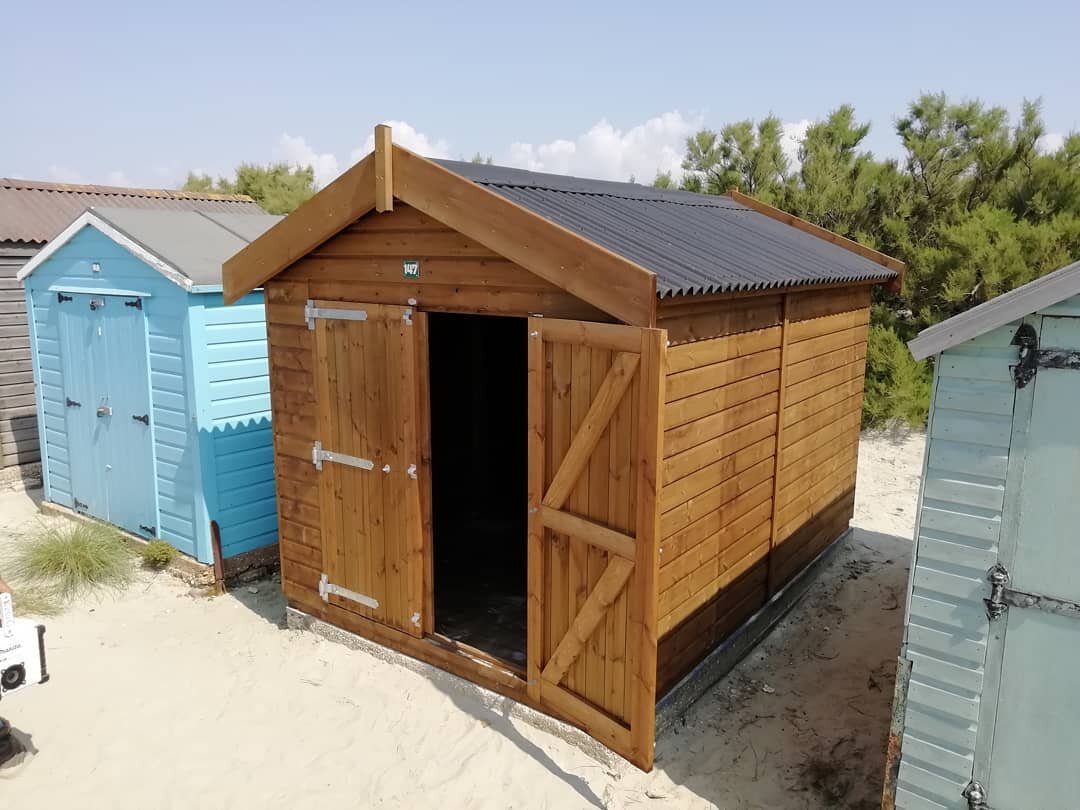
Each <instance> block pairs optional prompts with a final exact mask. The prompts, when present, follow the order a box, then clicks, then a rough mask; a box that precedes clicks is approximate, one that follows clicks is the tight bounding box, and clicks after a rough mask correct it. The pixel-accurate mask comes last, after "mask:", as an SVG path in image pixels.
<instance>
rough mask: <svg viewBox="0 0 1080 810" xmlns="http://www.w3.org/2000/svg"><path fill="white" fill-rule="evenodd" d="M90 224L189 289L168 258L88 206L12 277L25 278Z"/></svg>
mask: <svg viewBox="0 0 1080 810" xmlns="http://www.w3.org/2000/svg"><path fill="white" fill-rule="evenodd" d="M87 227H89V228H94V229H95V230H97V231H100V232H101V233H102V234H104V235H105V236H107V237H108V238H109V239H111V240H112V241H113V242H115V243H116V244H118V245H120V246H121V247H122V248H124V249H125V250H126V251H128V253H130V254H131V255H132V256H134V257H135V258H136V259H138V260H139V261H141V262H143V263H144V264H146V265H148V266H150V267H152V268H153V269H154V270H157V271H158V272H159V273H161V275H163V276H165V278H167V279H168V280H169V281H171V282H172V283H173V284H176V285H177V286H178V287H181V288H182V289H184V290H186V291H187V292H192V287H193V285H192V281H191V279H190V278H188V277H187V276H186V275H184V274H183V273H181V272H180V271H179V270H178V269H177V268H176V267H174V266H173V265H171V264H169V262H167V261H165V260H164V259H162V258H161V257H160V256H158V255H157V254H156V253H154V252H153V251H151V250H150V249H149V248H147V247H146V246H145V245H143V244H141V243H140V242H138V241H137V240H135V239H134V238H132V237H131V236H129V235H128V234H126V233H124V232H123V231H121V230H120V229H119V228H117V227H116V226H115V225H113V224H112V223H111V222H109V221H108V220H106V219H104V218H103V217H102V216H100V215H99V214H97V213H96V212H95V211H94V209H92V208H91V209H89V210H87V211H84V212H83V213H81V214H80V215H79V216H78V217H76V218H75V221H74V222H72V223H71V224H70V225H68V226H67V227H66V228H64V230H62V231H61V232H60V233H59V234H57V236H56V238H55V239H53V240H51V241H50V242H49V243H48V244H46V245H45V247H43V248H42V249H41V250H39V251H38V252H37V253H36V254H34V257H33V258H32V259H31V260H30V261H28V262H27V263H26V264H24V265H23V266H22V268H21V269H20V270H19V272H18V273H17V274H16V275H15V278H16V279H18V280H19V281H25V280H26V278H27V277H28V276H29V275H30V274H31V273H33V272H34V271H35V270H37V269H38V268H39V267H40V266H41V265H43V264H44V263H45V262H47V261H48V260H49V258H50V257H51V256H52V255H53V254H54V253H56V251H58V250H59V249H60V248H62V247H63V246H64V245H65V244H66V243H67V242H68V241H70V240H71V239H72V238H74V236H75V235H76V234H77V233H79V232H80V231H81V230H82V229H83V228H87Z"/></svg>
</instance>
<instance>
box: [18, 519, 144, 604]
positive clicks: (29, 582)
mask: <svg viewBox="0 0 1080 810" xmlns="http://www.w3.org/2000/svg"><path fill="white" fill-rule="evenodd" d="M4 571H5V572H6V574H7V575H8V576H10V578H11V579H12V580H14V581H16V582H19V583H21V584H22V586H23V587H27V586H29V587H30V588H31V589H35V590H38V591H39V592H40V591H51V592H52V593H54V594H55V596H56V597H57V598H58V599H59V600H61V601H67V600H70V599H72V598H74V597H76V596H79V595H81V594H84V593H87V592H89V591H92V590H97V589H99V588H109V589H114V590H122V589H123V588H125V587H126V586H127V585H128V583H129V582H131V578H132V575H133V558H132V554H131V551H130V550H129V549H128V546H127V543H126V542H125V540H124V538H123V537H122V536H121V535H120V533H119V532H117V531H116V530H115V529H113V528H112V527H111V526H106V525H105V524H103V523H91V522H81V521H80V522H78V523H64V524H43V525H42V526H41V527H40V528H39V529H37V530H36V531H34V532H32V533H30V534H27V535H24V536H23V537H22V538H20V539H19V540H18V541H16V542H15V544H14V548H13V549H12V551H11V554H10V557H9V559H7V560H5V562H4Z"/></svg>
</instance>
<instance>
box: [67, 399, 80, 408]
mask: <svg viewBox="0 0 1080 810" xmlns="http://www.w3.org/2000/svg"><path fill="white" fill-rule="evenodd" d="M64 404H65V405H67V406H68V407H69V408H81V407H82V403H81V402H76V401H75V400H73V399H72V398H71V397H66V398H65V399H64Z"/></svg>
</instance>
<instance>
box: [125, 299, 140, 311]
mask: <svg viewBox="0 0 1080 810" xmlns="http://www.w3.org/2000/svg"><path fill="white" fill-rule="evenodd" d="M124 306H125V307H134V308H135V309H142V299H141V298H136V299H135V300H134V301H125V302H124Z"/></svg>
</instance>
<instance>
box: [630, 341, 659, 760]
mask: <svg viewBox="0 0 1080 810" xmlns="http://www.w3.org/2000/svg"><path fill="white" fill-rule="evenodd" d="M666 344H667V332H666V331H665V330H662V329H643V330H642V332H641V364H640V375H641V376H640V378H639V383H640V396H641V414H640V418H639V433H640V436H641V439H640V458H641V460H640V467H639V470H638V486H637V527H636V534H637V559H636V565H635V572H634V586H635V587H634V590H633V593H632V595H631V600H630V610H631V629H632V633H631V634H630V638H629V648H630V651H631V652H632V653H633V654H634V655H635V660H634V662H633V665H632V666H631V667H630V671H631V673H632V678H633V682H632V683H633V689H632V692H631V704H632V705H631V709H630V737H631V744H632V747H633V753H634V761H635V763H636V764H637V765H639V766H640V767H641V768H643V769H645V770H649V769H650V768H652V763H653V743H654V737H655V730H656V649H657V637H656V624H657V616H656V612H657V594H656V583H657V579H658V577H659V568H660V560H659V554H658V553H657V548H658V545H659V536H660V510H659V501H660V486H661V481H660V476H659V466H660V459H661V458H662V457H663V432H662V431H661V421H660V420H661V414H662V413H663V407H664V382H665V374H664V362H665V353H666V348H665V347H666Z"/></svg>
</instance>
